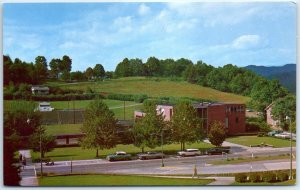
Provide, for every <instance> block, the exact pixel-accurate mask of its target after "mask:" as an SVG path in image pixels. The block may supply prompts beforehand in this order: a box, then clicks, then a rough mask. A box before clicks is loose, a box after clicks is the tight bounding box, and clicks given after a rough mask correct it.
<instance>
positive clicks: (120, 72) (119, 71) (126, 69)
mask: <svg viewBox="0 0 300 190" xmlns="http://www.w3.org/2000/svg"><path fill="white" fill-rule="evenodd" d="M130 71H131V68H130V64H129V60H128V58H125V59H123V61H122V62H120V63H119V64H118V65H117V67H116V70H115V74H116V76H117V77H128V76H132V73H131V72H130Z"/></svg>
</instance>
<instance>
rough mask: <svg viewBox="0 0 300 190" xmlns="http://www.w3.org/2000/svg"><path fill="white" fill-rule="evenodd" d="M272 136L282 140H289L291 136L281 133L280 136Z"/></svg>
mask: <svg viewBox="0 0 300 190" xmlns="http://www.w3.org/2000/svg"><path fill="white" fill-rule="evenodd" d="M274 136H275V137H278V138H282V139H289V138H290V137H291V134H290V133H287V132H283V133H280V134H275V135H274Z"/></svg>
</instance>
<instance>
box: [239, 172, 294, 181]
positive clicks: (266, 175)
mask: <svg viewBox="0 0 300 190" xmlns="http://www.w3.org/2000/svg"><path fill="white" fill-rule="evenodd" d="M288 179H289V175H288V173H286V172H283V171H278V172H252V173H250V174H245V173H239V174H236V175H235V181H236V182H239V183H245V182H253V183H259V182H267V183H273V182H283V181H287V180H288ZM293 179H296V176H295V173H294V174H293Z"/></svg>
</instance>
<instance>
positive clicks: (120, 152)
mask: <svg viewBox="0 0 300 190" xmlns="http://www.w3.org/2000/svg"><path fill="white" fill-rule="evenodd" d="M116 154H126V152H124V151H117V152H116Z"/></svg>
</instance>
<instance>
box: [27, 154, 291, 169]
mask: <svg viewBox="0 0 300 190" xmlns="http://www.w3.org/2000/svg"><path fill="white" fill-rule="evenodd" d="M283 153H288V152H286V151H285V150H282V151H278V150H277V151H276V152H269V153H267V154H266V152H265V151H264V152H256V154H255V155H256V156H262V155H264V156H268V155H278V154H283ZM228 156H229V157H242V156H243V157H251V156H252V155H251V154H250V153H239V154H238V153H236V154H232V155H228ZM221 159H226V158H225V156H222V155H211V156H207V155H206V156H197V157H188V158H181V157H171V158H167V159H164V164H165V167H161V160H160V159H158V160H132V161H120V162H108V161H106V160H103V159H96V160H84V161H73V162H72V171H73V172H75V173H120V174H125V173H132V174H189V173H192V171H193V166H194V165H195V164H196V165H197V167H199V168H198V171H199V172H198V173H201V174H214V173H236V172H248V171H250V168H251V165H252V171H264V170H275V169H286V168H289V160H288V159H284V160H281V161H280V163H278V162H279V161H278V160H275V161H259V162H253V163H251V162H247V163H243V164H238V165H237V164H235V165H221V166H210V165H209V164H207V163H208V162H209V161H213V160H221ZM295 166H296V165H295V163H294V166H293V167H294V168H295ZM36 168H37V170H38V171H39V164H37V165H36ZM28 169H30V168H28ZM44 171H45V172H55V173H70V172H71V162H70V161H62V162H55V165H54V166H45V167H44Z"/></svg>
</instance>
